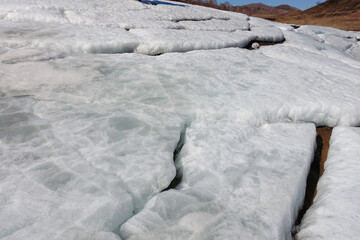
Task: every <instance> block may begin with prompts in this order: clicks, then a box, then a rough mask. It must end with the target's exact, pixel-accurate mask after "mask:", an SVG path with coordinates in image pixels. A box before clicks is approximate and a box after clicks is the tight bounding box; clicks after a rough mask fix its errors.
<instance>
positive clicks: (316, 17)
mask: <svg viewBox="0 0 360 240" xmlns="http://www.w3.org/2000/svg"><path fill="white" fill-rule="evenodd" d="M274 20H276V21H279V22H284V23H295V24H299V25H321V26H327V27H335V28H339V29H343V30H350V31H360V1H359V0H329V1H326V2H324V3H321V4H319V5H317V6H315V7H312V8H310V9H308V10H306V11H303V12H297V13H295V12H291V13H287V14H285V15H282V16H279V17H277V18H276V19H274Z"/></svg>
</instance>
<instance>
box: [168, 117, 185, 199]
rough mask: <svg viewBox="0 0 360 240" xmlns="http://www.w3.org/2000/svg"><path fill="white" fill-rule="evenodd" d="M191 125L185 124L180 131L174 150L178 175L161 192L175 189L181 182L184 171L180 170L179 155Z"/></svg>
mask: <svg viewBox="0 0 360 240" xmlns="http://www.w3.org/2000/svg"><path fill="white" fill-rule="evenodd" d="M189 126H190V123H185V124H184V126H183V128H182V130H181V132H180V138H179V141H178V143H177V145H176V148H175V150H174V154H173V161H174V164H175V168H176V175H175V177H174V179H173V180H172V181H171V182H170V185H169V186H168V187H167V188H165V189H164V190H162V191H161V192H164V191H168V190H170V189H174V188H176V187H177V186H178V185H179V184H180V183H181V179H182V173H181V171H180V166H179V158H180V157H179V155H180V152H181V149H182V148H183V146H184V145H185V138H186V129H187V128H188V127H189Z"/></svg>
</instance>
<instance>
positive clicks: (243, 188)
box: [120, 122, 316, 240]
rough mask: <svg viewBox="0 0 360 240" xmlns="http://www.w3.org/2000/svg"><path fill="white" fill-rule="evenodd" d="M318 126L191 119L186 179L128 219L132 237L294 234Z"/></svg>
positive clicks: (183, 159)
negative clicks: (245, 123)
mask: <svg viewBox="0 0 360 240" xmlns="http://www.w3.org/2000/svg"><path fill="white" fill-rule="evenodd" d="M315 134H316V133H315V127H314V125H313V124H299V125H298V124H270V125H264V126H262V127H250V126H248V125H244V124H239V123H209V122H196V123H192V125H191V127H190V128H188V130H187V133H186V143H185V146H184V147H183V149H182V151H181V154H180V159H179V161H180V162H179V166H180V171H181V172H182V174H183V177H182V182H181V184H180V185H179V186H178V187H177V189H176V190H169V191H166V192H163V193H161V194H159V195H157V196H156V197H154V198H153V199H151V200H150V202H148V203H147V205H146V206H145V208H144V210H143V211H141V212H140V213H139V214H138V215H136V216H135V217H133V218H132V219H130V220H129V221H128V222H126V223H125V224H124V225H123V226H122V228H121V232H120V233H121V236H124V237H125V238H130V239H159V238H160V239H259V240H260V239H269V240H270V239H279V240H280V239H291V227H292V224H293V222H294V219H295V217H296V214H297V211H298V209H299V207H301V204H302V199H303V197H304V192H305V184H306V176H307V173H308V170H309V167H310V163H311V161H312V158H313V157H312V155H313V149H314V146H315Z"/></svg>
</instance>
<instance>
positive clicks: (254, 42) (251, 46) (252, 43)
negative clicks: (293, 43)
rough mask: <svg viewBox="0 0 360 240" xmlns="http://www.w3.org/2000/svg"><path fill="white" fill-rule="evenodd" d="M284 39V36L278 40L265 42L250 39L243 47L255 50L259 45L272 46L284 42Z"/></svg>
mask: <svg viewBox="0 0 360 240" xmlns="http://www.w3.org/2000/svg"><path fill="white" fill-rule="evenodd" d="M285 40H286V39H285V38H284V39H283V40H282V41H279V42H265V41H257V40H252V41H250V42H249V43H248V45H247V46H246V47H245V48H246V49H249V50H255V49H259V48H260V47H261V46H272V45H276V44H282V43H284V42H285Z"/></svg>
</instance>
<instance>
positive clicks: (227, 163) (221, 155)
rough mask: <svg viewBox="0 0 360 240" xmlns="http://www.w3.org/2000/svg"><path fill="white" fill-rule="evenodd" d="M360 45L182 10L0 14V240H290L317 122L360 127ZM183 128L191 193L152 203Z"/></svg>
mask: <svg viewBox="0 0 360 240" xmlns="http://www.w3.org/2000/svg"><path fill="white" fill-rule="evenodd" d="M185 5H186V4H185ZM249 28H250V30H251V31H247V30H248V29H249ZM356 37H358V33H354V32H344V31H337V30H332V29H328V28H318V27H314V26H303V27H300V28H299V29H297V30H294V29H293V28H292V27H291V26H290V25H286V24H279V23H273V22H270V21H266V20H261V19H257V18H249V17H248V16H246V15H243V14H238V13H231V12H224V11H218V10H214V9H208V8H204V7H198V6H190V5H186V6H185V7H179V6H171V5H157V6H152V5H145V4H141V3H140V2H138V1H135V0H106V1H102V2H99V1H95V0H91V1H85V0H78V1H70V0H66V1H51V0H33V1H28V0H12V1H7V0H6V1H1V2H0V189H1V191H0V238H2V239H6V240H9V239H14V240H20V239H46V240H47V239H58V240H63V239H66V240H71V239H77V240H78V239H86V240H88V239H94V240H95V239H98V240H103V239H110V240H112V239H120V236H119V235H121V237H124V238H125V239H127V238H128V237H131V238H132V239H144V238H146V239H148V238H150V239H151V238H153V239H168V238H170V239H171V238H175V239H191V238H193V239H224V238H226V239H238V238H239V237H240V236H245V238H249V239H251V237H250V236H252V237H253V239H266V238H267V237H269V236H271V237H272V238H270V239H287V238H289V236H290V230H291V224H292V223H293V221H294V218H295V217H296V213H297V210H298V208H299V207H300V206H301V201H302V196H303V190H304V181H305V179H306V171H307V168H308V164H309V161H310V160H311V155H312V151H313V147H314V146H313V144H314V134H315V131H314V125H313V124H315V125H327V126H340V125H350V126H356V125H359V124H360V104H359V102H360V96H359V94H358V93H359V92H360V85H359V83H358V81H359V76H360V64H359V61H358V59H359V58H360V50H359V49H360V45H359V42H357V41H356ZM284 38H285V39H286V41H285V42H284V43H283V44H278V45H275V46H269V47H261V48H260V49H258V50H256V51H248V50H246V49H240V48H239V47H244V46H246V45H247V44H248V43H249V42H251V41H253V40H257V41H270V42H273V41H282V40H284ZM174 52H176V53H174ZM138 53H141V54H138ZM163 53H165V54H163ZM158 54H162V55H161V56H148V55H158ZM186 122H192V125H191V126H190V128H189V130H188V135H187V143H186V145H185V146H184V150H183V151H182V152H181V154H180V157H181V161H180V162H181V164H182V165H181V166H180V167H181V169H182V174H183V176H184V177H183V180H184V181H183V182H182V184H181V185H180V186H179V191H178V190H169V191H168V192H164V193H161V194H159V193H160V192H161V191H162V190H163V189H165V188H166V187H167V186H168V185H169V184H170V182H171V180H172V179H173V178H174V176H175V166H174V163H173V151H174V149H175V147H176V145H177V143H178V141H179V136H180V133H181V131H182V129H183V126H184V124H185V123H186ZM304 122H308V124H304ZM285 123H291V124H285ZM294 123H296V124H294ZM311 123H313V124H311ZM295 135H296V136H295ZM299 162H301V163H302V164H298V163H299ZM295 170H296V171H295ZM290 173H291V174H293V175H291V176H296V177H294V178H293V177H289V176H290ZM279 186H280V187H279ZM285 193H286V194H285ZM144 206H146V207H145V209H144V210H143V211H142V209H143V207H144ZM279 206H281V207H279ZM284 206H286V207H284ZM173 209H176V211H174V210H173ZM137 213H139V214H138V215H136V214H137ZM263 213H264V214H263ZM134 215H135V217H134V218H132V217H133V216H134ZM239 216H240V217H239ZM129 219H130V220H129ZM204 219H206V221H204ZM128 220H129V221H128ZM127 221H128V222H127ZM124 223H125V224H124ZM123 224H124V225H123ZM238 229H242V230H243V231H241V232H239V231H238ZM260 229H261V231H260ZM266 234H269V235H266Z"/></svg>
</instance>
